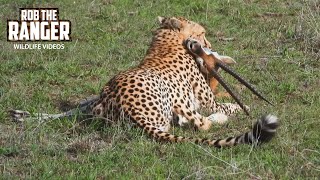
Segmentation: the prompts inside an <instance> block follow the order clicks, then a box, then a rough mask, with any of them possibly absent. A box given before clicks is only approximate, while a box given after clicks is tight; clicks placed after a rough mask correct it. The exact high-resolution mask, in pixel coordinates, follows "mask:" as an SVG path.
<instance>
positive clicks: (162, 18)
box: [158, 16, 166, 24]
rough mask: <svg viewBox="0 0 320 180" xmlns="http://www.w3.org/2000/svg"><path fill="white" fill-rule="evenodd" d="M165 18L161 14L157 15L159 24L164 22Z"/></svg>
mask: <svg viewBox="0 0 320 180" xmlns="http://www.w3.org/2000/svg"><path fill="white" fill-rule="evenodd" d="M165 19H166V18H165V17H163V16H158V22H159V24H162V23H164V21H165Z"/></svg>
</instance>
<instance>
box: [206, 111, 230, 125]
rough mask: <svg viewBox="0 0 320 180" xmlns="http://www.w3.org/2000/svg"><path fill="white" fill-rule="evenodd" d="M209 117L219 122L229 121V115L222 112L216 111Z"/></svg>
mask: <svg viewBox="0 0 320 180" xmlns="http://www.w3.org/2000/svg"><path fill="white" fill-rule="evenodd" d="M208 119H209V120H210V121H212V122H214V123H217V124H224V123H226V122H227V121H228V116H227V115H225V114H222V113H214V114H211V115H210V116H208Z"/></svg>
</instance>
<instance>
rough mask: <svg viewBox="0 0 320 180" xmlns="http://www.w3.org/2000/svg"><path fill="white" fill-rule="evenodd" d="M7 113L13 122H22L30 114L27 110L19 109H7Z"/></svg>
mask: <svg viewBox="0 0 320 180" xmlns="http://www.w3.org/2000/svg"><path fill="white" fill-rule="evenodd" d="M8 114H9V115H10V117H11V118H12V120H13V121H15V122H23V121H25V119H28V118H30V117H31V114H30V113H29V112H28V111H21V110H9V111H8Z"/></svg>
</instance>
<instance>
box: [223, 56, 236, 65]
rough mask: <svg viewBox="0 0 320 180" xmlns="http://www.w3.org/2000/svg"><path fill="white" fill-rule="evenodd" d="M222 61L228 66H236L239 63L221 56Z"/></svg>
mask: <svg viewBox="0 0 320 180" xmlns="http://www.w3.org/2000/svg"><path fill="white" fill-rule="evenodd" d="M220 59H221V61H222V62H224V63H226V64H236V63H237V62H236V61H235V60H234V59H233V58H232V57H229V56H220Z"/></svg>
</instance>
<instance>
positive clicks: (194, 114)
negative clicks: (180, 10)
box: [11, 17, 278, 148]
mask: <svg viewBox="0 0 320 180" xmlns="http://www.w3.org/2000/svg"><path fill="white" fill-rule="evenodd" d="M158 21H159V23H160V27H159V28H158V29H157V30H155V31H154V34H153V39H152V42H151V45H150V47H149V49H148V50H147V53H146V55H145V58H144V59H143V61H142V62H141V63H140V64H139V65H138V66H137V67H135V68H132V69H129V70H127V71H124V72H121V73H119V74H117V75H115V76H114V77H113V78H112V79H111V80H109V82H107V83H106V85H105V86H104V88H103V89H102V91H101V93H100V95H99V96H95V97H94V98H92V99H91V100H88V101H85V102H83V103H82V105H80V108H79V109H80V111H83V112H86V113H90V114H92V115H93V116H95V117H102V118H107V119H117V118H120V117H127V118H125V119H128V120H131V121H133V122H134V123H135V124H137V125H138V126H140V127H141V128H142V129H143V130H144V132H146V133H147V134H149V135H150V136H151V137H152V138H154V139H156V140H162V141H167V142H194V143H198V144H207V145H210V146H213V147H219V148H220V147H227V146H235V145H237V144H260V143H263V142H268V141H269V140H270V139H271V138H272V137H273V136H274V135H275V132H276V128H277V126H278V120H277V117H276V116H274V115H270V114H269V115H266V116H263V117H262V118H260V119H259V120H258V121H257V122H256V123H255V125H254V126H253V128H252V129H251V130H250V131H248V132H246V133H244V134H242V135H238V136H234V137H228V138H225V139H201V138H196V137H182V136H177V135H173V134H170V133H169V130H170V128H171V122H172V120H173V119H174V116H179V117H182V118H183V119H184V120H185V121H187V122H188V123H192V124H194V126H195V127H196V128H197V129H199V130H208V129H210V127H211V126H212V125H213V124H222V123H225V122H226V121H227V120H228V116H230V115H232V114H234V113H237V112H239V111H241V109H242V108H243V107H241V106H240V105H238V104H233V103H218V102H216V101H215V96H214V94H213V92H212V90H211V88H210V86H209V85H208V84H207V81H206V79H205V76H203V74H202V72H201V71H200V69H199V67H198V65H197V63H196V61H195V59H194V56H193V55H192V53H190V50H189V49H188V48H187V47H186V46H185V40H186V39H188V38H193V39H195V40H197V42H199V43H201V45H202V46H203V47H207V48H210V47H211V44H210V42H209V41H208V40H207V39H206V37H205V32H206V31H205V29H204V28H203V27H202V26H201V25H199V24H197V23H195V22H193V21H190V20H187V19H185V18H176V17H170V18H164V17H158ZM200 107H203V108H207V109H209V110H210V111H211V112H212V114H211V115H209V116H203V115H201V114H200V113H199V108H200ZM11 113H12V116H14V117H16V118H19V117H20V116H19V113H20V115H21V114H22V115H23V113H24V112H22V111H16V112H15V111H11ZM74 113H75V112H74V111H69V112H66V113H62V114H60V115H57V116H54V118H57V117H58V118H59V117H65V116H70V115H73V114H74ZM27 115H28V114H27ZM47 117H53V116H50V115H46V116H45V118H47Z"/></svg>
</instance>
